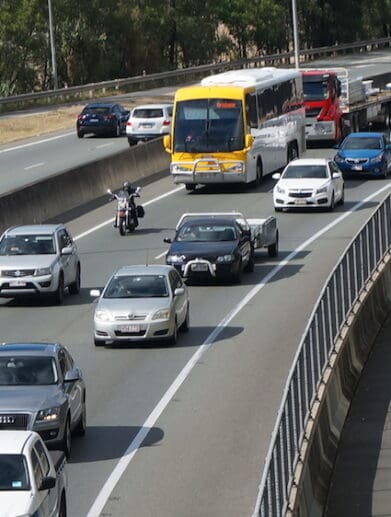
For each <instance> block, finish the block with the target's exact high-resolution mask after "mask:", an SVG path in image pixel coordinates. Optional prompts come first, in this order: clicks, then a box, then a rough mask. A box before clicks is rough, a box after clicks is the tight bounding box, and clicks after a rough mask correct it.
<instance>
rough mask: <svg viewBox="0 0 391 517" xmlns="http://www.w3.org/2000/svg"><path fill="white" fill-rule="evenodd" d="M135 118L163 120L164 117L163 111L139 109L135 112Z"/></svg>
mask: <svg viewBox="0 0 391 517" xmlns="http://www.w3.org/2000/svg"><path fill="white" fill-rule="evenodd" d="M132 116H133V117H134V118H161V117H163V110H162V109H155V108H154V109H137V110H134V111H133V115H132Z"/></svg>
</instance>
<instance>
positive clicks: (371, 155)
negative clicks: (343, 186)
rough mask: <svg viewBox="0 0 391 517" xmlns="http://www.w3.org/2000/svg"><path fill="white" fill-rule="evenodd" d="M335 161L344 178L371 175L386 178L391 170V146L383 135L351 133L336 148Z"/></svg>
mask: <svg viewBox="0 0 391 517" xmlns="http://www.w3.org/2000/svg"><path fill="white" fill-rule="evenodd" d="M336 148H337V149H338V152H337V154H336V155H335V156H334V161H335V162H336V163H337V165H338V167H339V168H340V169H341V171H342V173H343V175H344V177H345V178H346V177H348V176H353V175H355V176H356V175H362V176H366V175H370V176H376V177H379V178H386V177H387V174H388V173H389V172H390V169H391V145H390V141H389V138H388V137H387V136H386V135H385V134H383V133H372V132H371V133H369V132H368V133H364V132H363V133H350V135H348V136H347V137H346V138H345V139H344V140H343V142H342V143H341V144H340V145H339V146H336Z"/></svg>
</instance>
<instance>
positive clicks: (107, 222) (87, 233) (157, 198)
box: [73, 185, 185, 241]
mask: <svg viewBox="0 0 391 517" xmlns="http://www.w3.org/2000/svg"><path fill="white" fill-rule="evenodd" d="M184 188H185V187H184V185H181V186H180V187H177V188H174V189H173V190H169V191H168V192H165V193H164V194H161V195H160V196H158V197H155V198H153V199H151V200H150V201H146V202H145V203H143V206H148V205H152V203H156V202H157V201H160V200H161V199H164V198H165V197H168V196H171V195H172V194H175V192H179V191H180V190H183V189H184ZM112 222H113V217H111V218H110V219H107V220H106V221H103V223H99V224H97V225H96V226H93V227H92V228H90V229H89V230H86V231H85V232H83V233H80V234H79V235H76V237H74V239H73V240H74V241H77V240H79V239H82V238H83V237H85V236H86V235H90V233H94V232H96V231H97V230H99V229H100V228H103V227H104V226H106V225H107V224H110V223H112Z"/></svg>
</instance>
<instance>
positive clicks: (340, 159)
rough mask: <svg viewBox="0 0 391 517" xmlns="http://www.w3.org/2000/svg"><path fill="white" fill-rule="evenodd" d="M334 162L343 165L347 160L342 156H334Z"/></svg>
mask: <svg viewBox="0 0 391 517" xmlns="http://www.w3.org/2000/svg"><path fill="white" fill-rule="evenodd" d="M334 161H335V163H343V162H344V161H345V158H342V156H341V155H340V154H336V155H335V156H334Z"/></svg>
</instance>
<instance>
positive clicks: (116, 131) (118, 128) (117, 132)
mask: <svg viewBox="0 0 391 517" xmlns="http://www.w3.org/2000/svg"><path fill="white" fill-rule="evenodd" d="M114 136H115V137H117V138H118V137H119V136H121V126H120V123H119V122H117V125H116V126H115V128H114Z"/></svg>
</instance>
